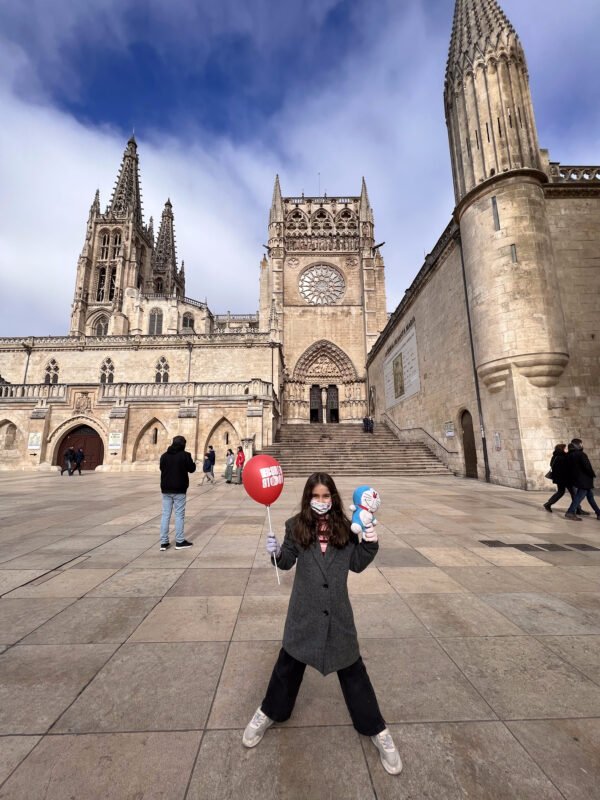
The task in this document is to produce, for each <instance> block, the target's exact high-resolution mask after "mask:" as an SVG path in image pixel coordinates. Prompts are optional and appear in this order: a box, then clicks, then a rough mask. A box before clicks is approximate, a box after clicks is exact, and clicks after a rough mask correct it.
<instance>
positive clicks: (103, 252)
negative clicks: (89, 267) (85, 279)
mask: <svg viewBox="0 0 600 800" xmlns="http://www.w3.org/2000/svg"><path fill="white" fill-rule="evenodd" d="M109 240H110V236H109V234H108V233H103V234H102V244H101V245H100V260H101V261H106V259H107V258H108V242H109Z"/></svg>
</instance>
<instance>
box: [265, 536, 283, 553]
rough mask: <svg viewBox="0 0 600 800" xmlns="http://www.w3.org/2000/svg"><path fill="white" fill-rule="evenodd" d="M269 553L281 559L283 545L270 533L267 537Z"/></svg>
mask: <svg viewBox="0 0 600 800" xmlns="http://www.w3.org/2000/svg"><path fill="white" fill-rule="evenodd" d="M267 553H268V554H269V555H270V556H274V557H275V558H279V556H280V555H281V545H280V544H279V542H278V541H277V537H276V536H275V534H274V533H270V534H269V535H268V536H267Z"/></svg>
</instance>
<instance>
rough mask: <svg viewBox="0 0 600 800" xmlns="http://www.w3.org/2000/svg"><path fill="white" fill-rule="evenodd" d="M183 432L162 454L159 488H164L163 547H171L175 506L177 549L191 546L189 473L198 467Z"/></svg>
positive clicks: (161, 535)
mask: <svg viewBox="0 0 600 800" xmlns="http://www.w3.org/2000/svg"><path fill="white" fill-rule="evenodd" d="M185 443H186V442H185V438H184V437H183V436H175V437H173V443H172V444H171V446H170V447H169V448H168V449H167V451H166V453H163V454H162V456H161V457H160V490H161V492H162V519H161V522H160V549H161V550H168V549H169V547H170V544H169V523H170V521H171V513H172V511H173V509H175V549H176V550H182V549H183V548H184V547H191V546H192V542H188V541H187V540H186V539H185V537H184V525H185V501H186V497H187V494H186V493H187V490H188V487H189V485H190V478H189V473H190V472H195V471H196V464H195V463H194V459H193V458H192V456H191V455H190V454H189V453H188V452H187V450H186V449H185Z"/></svg>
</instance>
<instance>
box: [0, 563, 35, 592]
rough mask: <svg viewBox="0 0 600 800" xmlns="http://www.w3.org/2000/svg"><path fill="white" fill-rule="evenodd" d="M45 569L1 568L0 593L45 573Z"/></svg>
mask: <svg viewBox="0 0 600 800" xmlns="http://www.w3.org/2000/svg"><path fill="white" fill-rule="evenodd" d="M44 572H45V570H43V569H0V595H3V594H5V593H7V592H10V591H12V590H13V589H16V588H17V587H18V586H23V585H24V584H26V583H29V581H32V580H34V579H35V578H39V577H40V575H43V574H44Z"/></svg>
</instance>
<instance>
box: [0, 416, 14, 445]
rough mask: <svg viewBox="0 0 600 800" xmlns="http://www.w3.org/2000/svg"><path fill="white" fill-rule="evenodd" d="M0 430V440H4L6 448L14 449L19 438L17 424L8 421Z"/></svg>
mask: <svg viewBox="0 0 600 800" xmlns="http://www.w3.org/2000/svg"><path fill="white" fill-rule="evenodd" d="M0 431H1V432H0V442H2V440H4V442H3V444H4V450H14V449H15V443H16V439H17V426H16V425H14V424H13V423H12V422H7V423H6V425H3V426H2V429H0Z"/></svg>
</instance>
